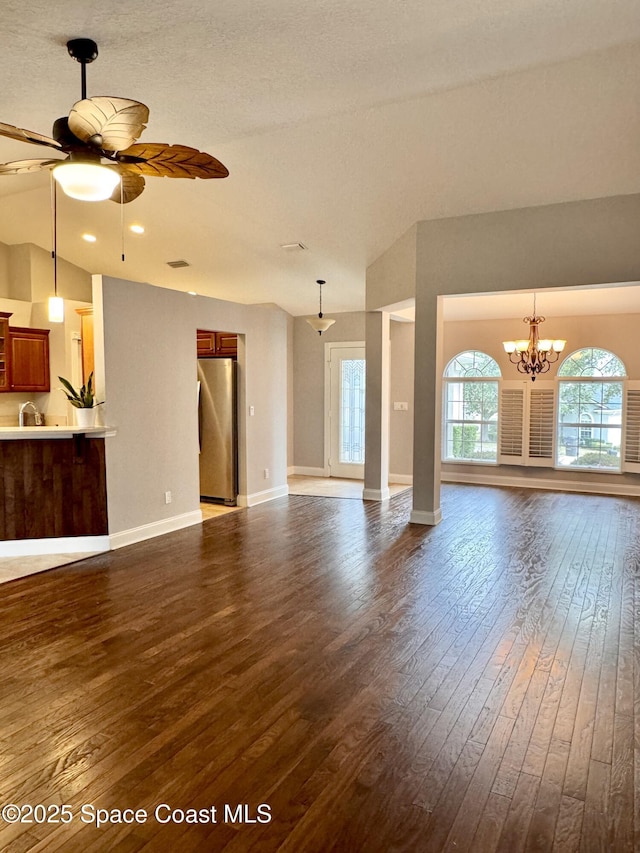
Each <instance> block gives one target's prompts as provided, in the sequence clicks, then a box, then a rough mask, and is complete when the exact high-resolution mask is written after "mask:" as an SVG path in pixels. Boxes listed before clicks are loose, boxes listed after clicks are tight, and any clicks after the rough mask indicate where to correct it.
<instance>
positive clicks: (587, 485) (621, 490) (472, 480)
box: [442, 472, 640, 497]
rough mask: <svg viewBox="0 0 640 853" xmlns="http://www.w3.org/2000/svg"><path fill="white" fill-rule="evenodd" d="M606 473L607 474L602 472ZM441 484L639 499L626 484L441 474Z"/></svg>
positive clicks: (635, 490) (636, 489) (639, 494)
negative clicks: (466, 484)
mask: <svg viewBox="0 0 640 853" xmlns="http://www.w3.org/2000/svg"><path fill="white" fill-rule="evenodd" d="M603 473H607V472H603ZM442 482H443V483H468V484H470V485H473V486H514V487H515V488H519V489H546V490H551V491H555V492H583V493H586V494H594V495H615V496H621V497H640V486H633V485H630V484H626V483H603V482H598V483H594V482H589V481H587V480H585V481H582V480H581V481H580V482H577V481H576V480H549V479H545V478H543V477H532V478H529V477H527V478H526V479H525V478H523V477H496V476H495V475H493V476H492V475H491V474H473V473H469V474H461V473H453V472H451V473H444V472H443V473H442Z"/></svg>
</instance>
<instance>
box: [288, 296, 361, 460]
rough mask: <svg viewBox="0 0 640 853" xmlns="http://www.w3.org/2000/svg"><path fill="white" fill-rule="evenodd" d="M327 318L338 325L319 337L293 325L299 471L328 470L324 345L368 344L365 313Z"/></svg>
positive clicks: (302, 322) (299, 321)
mask: <svg viewBox="0 0 640 853" xmlns="http://www.w3.org/2000/svg"><path fill="white" fill-rule="evenodd" d="M327 316H330V317H332V318H335V321H336V322H335V323H334V325H333V326H331V328H330V329H328V330H327V331H326V332H324V333H323V334H322V335H319V334H318V333H317V332H314V331H313V329H312V328H311V326H310V325H309V324H308V323H307V322H306V318H305V317H296V318H295V319H294V324H293V400H294V419H293V436H294V440H293V464H294V466H296V467H298V468H324V358H325V355H324V345H325V344H326V343H332V342H337V341H339V342H346V341H364V336H365V332H364V323H365V315H364V312H349V313H344V314H334V313H329V312H327Z"/></svg>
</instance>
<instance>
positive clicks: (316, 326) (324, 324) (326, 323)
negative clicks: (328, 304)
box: [307, 279, 335, 335]
mask: <svg viewBox="0 0 640 853" xmlns="http://www.w3.org/2000/svg"><path fill="white" fill-rule="evenodd" d="M316 284H317V285H318V287H319V288H320V310H319V312H318V316H317V317H307V323H308V324H309V325H310V326H311V328H312V329H313V330H314V331H316V332H317V333H318V334H319V335H321V334H322V333H323V332H326V331H327V329H328V328H329V327H330V326H333V324H334V323H335V320H331V319H330V318H328V317H323V316H322V285H323V284H326V281H322V279H318V280H317V281H316Z"/></svg>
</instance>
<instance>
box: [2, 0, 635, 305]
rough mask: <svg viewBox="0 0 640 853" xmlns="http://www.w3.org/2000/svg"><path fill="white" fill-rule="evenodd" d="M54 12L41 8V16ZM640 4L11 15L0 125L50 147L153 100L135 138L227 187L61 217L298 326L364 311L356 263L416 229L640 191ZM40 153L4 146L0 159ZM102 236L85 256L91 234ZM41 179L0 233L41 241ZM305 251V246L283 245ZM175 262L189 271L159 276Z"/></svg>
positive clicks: (367, 5)
mask: <svg viewBox="0 0 640 853" xmlns="http://www.w3.org/2000/svg"><path fill="white" fill-rule="evenodd" d="M54 8H55V13H54V12H53V11H52V10H53V9H54ZM639 12H640V7H639V4H638V0H633V1H632V0H619V2H613V3H608V4H604V3H602V2H601V0H564V2H563V3H561V4H560V3H557V2H550V0H549V1H548V2H544V0H543V1H542V2H541V0H485V1H484V2H483V3H482V4H479V3H477V0H453V2H452V0H446V2H445V0H435V2H430V3H425V2H424V0H419V2H418V0H405V2H402V3H399V2H397V0H395V2H390V0H366V2H365V0H357V2H349V3H347V4H345V3H344V0H317V2H315V3H314V4H304V3H300V2H299V0H263V2H252V3H247V2H246V0H234V2H227V0H221V2H218V3H217V4H215V5H213V4H202V3H201V2H194V1H193V0H189V2H184V0H183V1H182V2H172V3H169V2H162V0H160V2H158V0H155V2H153V3H151V2H149V0H140V2H137V3H135V4H132V3H123V2H121V0H115V2H111V3H109V4H105V3H101V4H98V3H95V2H92V1H91V2H86V0H84V2H80V0H66V1H65V2H64V3H62V4H56V5H55V7H52V6H51V3H50V2H44V0H38V2H33V0H26V2H25V0H23V2H21V3H18V2H15V0H10V2H6V0H5V3H4V4H3V28H2V36H0V39H1V41H0V43H1V45H2V50H1V51H0V71H1V73H2V81H3V85H2V95H1V96H0V107H1V109H0V120H1V121H4V122H7V123H10V124H16V125H19V126H22V127H26V128H28V129H30V130H34V131H39V132H41V133H49V132H50V128H51V125H52V122H53V120H54V119H55V118H57V117H58V116H62V115H65V114H66V113H68V111H69V109H70V107H71V105H72V104H73V102H74V101H76V100H78V98H79V97H80V68H79V66H78V65H77V64H76V63H75V62H74V61H73V60H71V59H70V58H69V57H68V55H67V52H66V48H65V43H66V41H67V40H68V39H69V38H72V37H78V36H86V37H90V38H94V39H95V40H96V41H97V42H98V44H99V49H100V56H99V58H98V60H97V61H96V62H95V63H94V64H93V65H91V66H89V68H88V94H89V96H91V95H104V94H106V95H119V96H123V97H131V98H134V99H137V100H141V101H143V102H144V103H146V104H147V105H148V106H149V107H150V120H149V124H148V128H147V130H146V131H145V132H144V134H143V137H142V140H143V141H151V142H154V141H157V142H167V143H183V144H187V145H192V146H194V147H197V148H200V149H202V150H205V151H208V152H209V153H211V154H213V155H214V156H216V157H218V158H219V159H220V160H221V161H222V162H223V163H224V164H225V165H226V166H227V167H228V168H229V170H230V173H231V174H230V177H229V178H228V179H226V180H223V181H172V180H169V179H154V178H151V179H149V180H148V182H147V189H146V190H145V192H144V194H143V195H142V196H141V197H140V198H139V199H138V200H136V201H135V202H133V203H132V204H130V205H127V206H125V208H124V214H125V224H129V223H131V222H134V221H138V222H142V223H143V224H144V225H145V227H146V233H145V235H144V236H143V237H127V239H126V262H125V263H122V262H121V261H120V208H119V206H118V205H115V204H113V203H111V202H103V203H99V204H93V205H90V204H83V203H80V202H74V201H71V200H68V199H63V200H62V201H61V203H60V215H59V252H60V254H61V255H63V256H64V257H66V258H68V259H69V260H71V261H73V262H75V263H77V264H79V265H81V266H83V267H85V268H87V269H89V270H91V271H92V272H105V273H108V274H111V275H116V276H119V277H122V278H130V279H134V280H141V281H150V282H152V283H154V284H159V285H162V286H165V287H175V288H177V289H181V290H196V291H198V292H199V293H205V294H209V295H213V296H218V297H220V298H223V299H232V300H236V301H240V302H276V303H278V304H279V305H281V306H282V307H283V308H285V309H286V310H288V311H290V312H291V313H292V314H305V313H312V312H313V311H315V310H316V306H317V287H316V285H315V280H316V279H317V278H323V279H326V280H327V285H326V287H325V289H324V301H325V308H326V310H327V312H328V313H330V312H331V311H344V310H359V309H362V308H363V306H364V280H365V271H366V267H367V265H368V264H369V263H371V262H372V261H373V260H375V258H376V257H377V256H378V255H379V254H380V253H381V252H383V251H384V250H385V249H386V248H387V247H388V246H389V245H391V244H392V243H393V242H394V240H396V239H397V237H399V236H400V235H401V234H402V233H403V232H404V231H405V230H406V229H407V228H408V227H410V226H411V225H412V224H413V223H414V222H415V221H416V220H418V219H429V218H434V217H441V216H457V215H462V214H466V213H476V212H480V211H485V210H498V209H504V208H513V207H522V206H528V205H536V204H546V203H553V202H560V201H566V200H574V199H578V198H588V197H598V196H607V195H615V194H620V193H632V192H638V191H640V145H638V140H639V139H640V98H639V97H638V93H639V90H640V14H639ZM44 151H45V149H41V148H39V147H38V146H30V145H26V144H22V143H17V142H13V141H11V140H0V161H5V160H10V159H22V158H25V157H38V156H42V154H43V152H44ZM86 230H89V231H92V232H93V233H95V234H96V235H97V237H98V242H97V243H96V244H94V245H92V246H89V245H87V244H85V243H83V242H82V241H81V239H80V235H81V233H82V232H83V231H86ZM50 235H51V221H50V212H49V186H48V177H47V176H46V175H21V176H10V177H9V176H6V177H4V176H3V177H2V178H0V240H2V241H4V242H8V243H20V242H35V243H38V244H39V245H41V246H43V247H44V248H50V244H51V236H50ZM297 241H300V242H302V243H304V244H305V245H306V246H307V247H308V248H307V250H305V251H300V252H295V251H286V250H283V249H281V248H280V245H281V244H283V243H292V242H297ZM180 258H184V259H186V260H188V261H189V262H190V263H191V266H190V267H189V268H187V269H179V270H172V269H170V268H169V267H167V266H166V262H167V261H170V260H175V259H180Z"/></svg>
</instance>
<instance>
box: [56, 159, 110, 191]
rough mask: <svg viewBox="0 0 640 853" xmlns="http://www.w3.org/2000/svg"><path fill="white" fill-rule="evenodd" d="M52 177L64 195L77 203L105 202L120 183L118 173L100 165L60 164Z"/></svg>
mask: <svg viewBox="0 0 640 853" xmlns="http://www.w3.org/2000/svg"><path fill="white" fill-rule="evenodd" d="M53 177H54V178H55V179H56V181H57V182H58V183H59V184H60V187H61V189H62V191H63V193H64V194H65V195H68V196H69V197H70V198H75V199H77V200H78V201H105V200H106V199H108V198H111V195H112V194H113V191H114V190H115V188H116V187H117V186H118V184H119V183H120V175H119V174H118V172H116V170H115V169H111V168H110V167H109V166H103V165H102V164H101V163H78V162H73V161H68V162H65V163H61V164H60V165H59V166H55V167H54V169H53Z"/></svg>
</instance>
